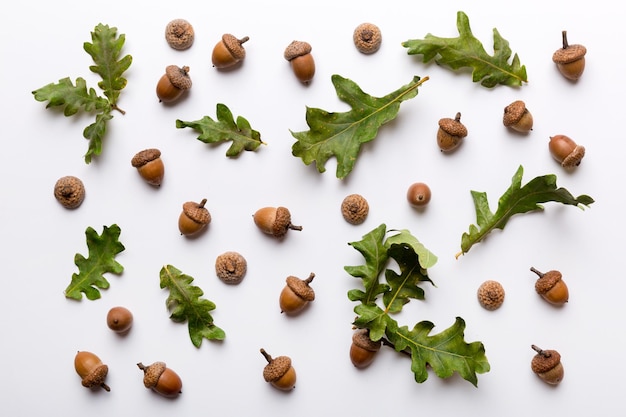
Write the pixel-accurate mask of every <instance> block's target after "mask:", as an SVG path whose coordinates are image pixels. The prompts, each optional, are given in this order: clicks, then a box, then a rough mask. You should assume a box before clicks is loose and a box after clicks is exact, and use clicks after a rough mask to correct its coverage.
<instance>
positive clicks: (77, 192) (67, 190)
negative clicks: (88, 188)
mask: <svg viewBox="0 0 626 417" xmlns="http://www.w3.org/2000/svg"><path fill="white" fill-rule="evenodd" d="M54 198H56V199H57V201H58V202H59V203H61V205H62V206H63V207H65V208H67V209H75V208H78V206H80V205H81V204H82V203H83V200H85V185H84V184H83V182H82V181H81V180H80V179H79V178H77V177H74V176H72V175H67V176H65V177H61V178H59V179H58V180H57V182H56V184H54Z"/></svg>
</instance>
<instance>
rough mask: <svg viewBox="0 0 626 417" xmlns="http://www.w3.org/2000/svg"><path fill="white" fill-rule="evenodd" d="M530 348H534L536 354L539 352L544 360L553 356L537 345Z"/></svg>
mask: <svg viewBox="0 0 626 417" xmlns="http://www.w3.org/2000/svg"><path fill="white" fill-rule="evenodd" d="M530 347H532V348H533V350H534V351H535V352H537V353H538V354H540V355H541V356H543V357H544V358H549V357H550V356H552V355H551V354H550V353H548V352H546V351H545V350H543V349H541V348H540V347H538V346H536V345H531V346H530Z"/></svg>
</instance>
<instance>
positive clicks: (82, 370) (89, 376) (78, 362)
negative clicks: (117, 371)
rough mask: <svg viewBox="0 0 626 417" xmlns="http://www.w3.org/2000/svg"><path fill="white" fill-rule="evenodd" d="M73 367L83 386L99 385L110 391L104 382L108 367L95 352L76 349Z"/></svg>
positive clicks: (92, 386)
mask: <svg viewBox="0 0 626 417" xmlns="http://www.w3.org/2000/svg"><path fill="white" fill-rule="evenodd" d="M74 369H76V373H78V375H79V376H80V377H81V378H82V381H81V384H82V385H83V387H86V388H95V387H100V388H102V389H104V390H105V391H111V388H109V386H108V385H107V384H105V383H104V380H105V379H106V377H107V374H108V373H109V367H108V366H107V365H105V364H103V363H102V361H101V360H100V358H99V357H98V356H96V355H95V354H93V353H91V352H87V351H78V353H76V356H75V357H74Z"/></svg>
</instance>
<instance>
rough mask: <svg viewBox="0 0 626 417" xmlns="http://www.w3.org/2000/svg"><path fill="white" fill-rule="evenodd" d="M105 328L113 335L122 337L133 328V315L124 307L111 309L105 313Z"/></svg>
mask: <svg viewBox="0 0 626 417" xmlns="http://www.w3.org/2000/svg"><path fill="white" fill-rule="evenodd" d="M107 326H108V327H109V329H111V330H113V331H114V332H115V333H117V334H120V335H124V334H126V333H128V332H129V331H130V328H131V327H132V326H133V313H131V311H130V310H129V309H127V308H126V307H122V306H117V307H113V308H111V309H110V310H109V312H108V313H107Z"/></svg>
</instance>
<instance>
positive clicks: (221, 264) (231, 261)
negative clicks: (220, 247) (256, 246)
mask: <svg viewBox="0 0 626 417" xmlns="http://www.w3.org/2000/svg"><path fill="white" fill-rule="evenodd" d="M247 268H248V264H247V262H246V259H245V258H244V257H243V256H242V255H241V254H240V253H238V252H233V251H229V252H224V253H223V254H221V255H219V256H218V257H217V259H216V260H215V273H216V274H217V277H218V278H219V279H221V280H222V281H224V282H225V283H226V284H239V283H240V282H241V280H243V277H244V276H245V275H246V271H247Z"/></svg>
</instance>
